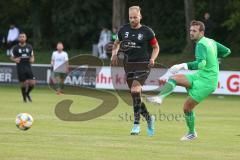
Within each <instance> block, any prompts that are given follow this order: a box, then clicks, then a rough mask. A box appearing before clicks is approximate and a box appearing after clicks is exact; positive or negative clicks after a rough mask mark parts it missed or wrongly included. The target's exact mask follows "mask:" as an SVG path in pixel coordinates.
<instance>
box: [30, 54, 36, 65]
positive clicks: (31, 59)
mask: <svg viewBox="0 0 240 160" xmlns="http://www.w3.org/2000/svg"><path fill="white" fill-rule="evenodd" d="M29 61H30V63H34V61H35V58H34V53H33V52H32V55H31V57H30V59H29Z"/></svg>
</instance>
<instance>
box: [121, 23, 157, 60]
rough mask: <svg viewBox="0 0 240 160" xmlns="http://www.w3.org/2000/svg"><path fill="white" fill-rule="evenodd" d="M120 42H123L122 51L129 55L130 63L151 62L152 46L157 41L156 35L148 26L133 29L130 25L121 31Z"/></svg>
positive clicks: (123, 27)
mask: <svg viewBox="0 0 240 160" xmlns="http://www.w3.org/2000/svg"><path fill="white" fill-rule="evenodd" d="M118 40H119V41H120V42H121V45H120V47H121V48H120V49H121V51H123V52H124V53H125V54H126V55H127V57H128V61H129V62H143V61H149V59H150V57H151V54H152V46H151V45H152V42H153V40H156V39H155V33H154V32H153V30H152V29H151V28H149V27H148V26H145V25H142V26H141V27H140V28H138V29H133V28H131V26H130V24H126V25H123V26H122V27H121V28H120V29H119V31H118Z"/></svg>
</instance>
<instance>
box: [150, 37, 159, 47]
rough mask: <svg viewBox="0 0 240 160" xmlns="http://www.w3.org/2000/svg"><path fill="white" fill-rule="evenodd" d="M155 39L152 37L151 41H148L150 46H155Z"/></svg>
mask: <svg viewBox="0 0 240 160" xmlns="http://www.w3.org/2000/svg"><path fill="white" fill-rule="evenodd" d="M157 42H158V41H157V39H156V37H153V38H152V39H151V40H150V44H151V46H154V45H155V44H157Z"/></svg>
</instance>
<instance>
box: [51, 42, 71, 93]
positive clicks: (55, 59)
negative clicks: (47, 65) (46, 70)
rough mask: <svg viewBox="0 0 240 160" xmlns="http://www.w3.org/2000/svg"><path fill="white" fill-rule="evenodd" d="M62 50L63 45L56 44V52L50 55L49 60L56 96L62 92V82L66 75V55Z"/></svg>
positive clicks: (60, 43)
mask: <svg viewBox="0 0 240 160" xmlns="http://www.w3.org/2000/svg"><path fill="white" fill-rule="evenodd" d="M63 49H64V46H63V43H62V42H58V43H57V50H56V51H54V52H53V53H52V59H51V64H52V67H53V75H54V80H55V84H56V86H55V89H56V91H57V94H61V93H62V92H63V86H64V80H65V77H66V74H67V73H68V54H67V52H65V51H63Z"/></svg>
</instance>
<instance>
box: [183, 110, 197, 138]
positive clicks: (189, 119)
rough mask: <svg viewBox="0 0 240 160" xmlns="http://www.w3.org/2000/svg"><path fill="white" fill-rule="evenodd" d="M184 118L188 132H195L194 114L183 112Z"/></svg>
mask: <svg viewBox="0 0 240 160" xmlns="http://www.w3.org/2000/svg"><path fill="white" fill-rule="evenodd" d="M185 120H186V123H187V126H188V129H189V133H194V132H195V114H194V112H192V111H191V112H187V113H185Z"/></svg>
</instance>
